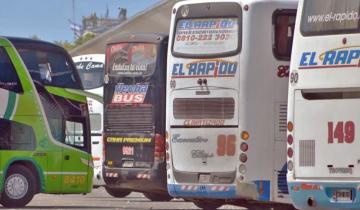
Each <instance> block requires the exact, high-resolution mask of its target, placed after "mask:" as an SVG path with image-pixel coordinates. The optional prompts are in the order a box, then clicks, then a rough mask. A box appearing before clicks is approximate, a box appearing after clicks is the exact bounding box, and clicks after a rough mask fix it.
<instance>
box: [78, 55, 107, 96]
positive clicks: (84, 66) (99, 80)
mask: <svg viewBox="0 0 360 210" xmlns="http://www.w3.org/2000/svg"><path fill="white" fill-rule="evenodd" d="M76 68H77V70H78V72H79V76H80V79H81V81H82V83H83V86H84V89H85V90H91V89H95V88H99V87H102V85H103V79H104V63H101V62H94V61H83V62H77V63H76Z"/></svg>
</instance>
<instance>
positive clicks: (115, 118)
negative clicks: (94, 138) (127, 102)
mask: <svg viewBox="0 0 360 210" xmlns="http://www.w3.org/2000/svg"><path fill="white" fill-rule="evenodd" d="M153 111H154V110H153V106H152V105H147V106H110V107H108V108H107V110H106V112H105V123H104V124H105V130H106V131H107V132H153V131H154V126H155V125H154V112H153Z"/></svg>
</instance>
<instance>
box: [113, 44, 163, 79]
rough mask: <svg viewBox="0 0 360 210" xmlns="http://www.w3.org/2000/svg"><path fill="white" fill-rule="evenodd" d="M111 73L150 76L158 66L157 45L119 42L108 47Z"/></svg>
mask: <svg viewBox="0 0 360 210" xmlns="http://www.w3.org/2000/svg"><path fill="white" fill-rule="evenodd" d="M107 50H108V53H107V55H108V58H109V60H108V61H109V62H107V63H108V64H107V68H108V72H109V73H110V75H119V76H128V77H139V76H150V75H151V74H153V72H154V71H155V68H156V58H157V47H156V45H155V44H149V43H119V44H113V45H110V46H109V47H108V49H107Z"/></svg>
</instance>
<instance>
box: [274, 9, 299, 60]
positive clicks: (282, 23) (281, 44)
mask: <svg viewBox="0 0 360 210" xmlns="http://www.w3.org/2000/svg"><path fill="white" fill-rule="evenodd" d="M295 18H296V10H277V11H276V12H275V13H274V15H273V21H274V33H275V34H274V37H275V41H274V46H273V48H274V49H273V50H274V54H275V57H276V58H277V59H279V60H287V61H289V60H290V57H291V49H292V44H293V38H294V28H295Z"/></svg>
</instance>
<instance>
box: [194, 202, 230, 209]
mask: <svg viewBox="0 0 360 210" xmlns="http://www.w3.org/2000/svg"><path fill="white" fill-rule="evenodd" d="M193 203H194V204H195V206H197V207H199V208H201V209H205V210H214V209H218V208H220V207H221V206H222V205H223V204H224V203H223V202H221V201H217V200H214V201H212V200H196V201H193Z"/></svg>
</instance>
